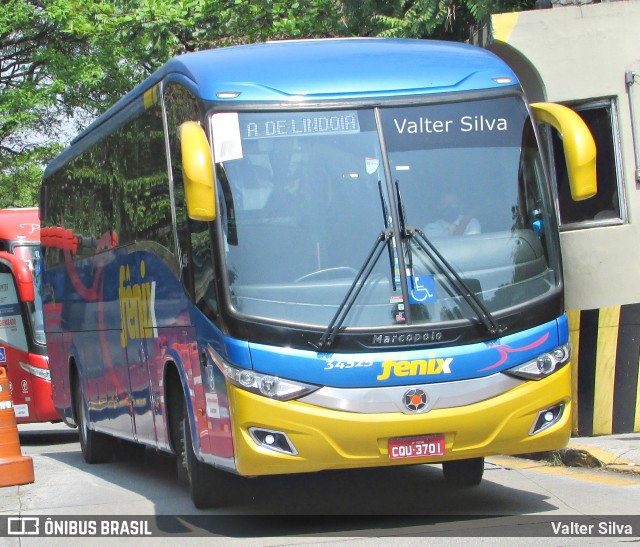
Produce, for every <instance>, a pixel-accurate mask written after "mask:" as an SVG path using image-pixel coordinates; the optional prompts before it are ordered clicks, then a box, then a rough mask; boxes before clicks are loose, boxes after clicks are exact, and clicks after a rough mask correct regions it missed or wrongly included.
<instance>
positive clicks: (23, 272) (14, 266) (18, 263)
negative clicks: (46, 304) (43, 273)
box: [0, 251, 36, 302]
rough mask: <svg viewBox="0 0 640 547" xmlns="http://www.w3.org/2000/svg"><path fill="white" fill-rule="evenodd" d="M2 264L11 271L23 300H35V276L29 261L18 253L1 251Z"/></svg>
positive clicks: (0, 260)
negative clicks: (21, 257)
mask: <svg viewBox="0 0 640 547" xmlns="http://www.w3.org/2000/svg"><path fill="white" fill-rule="evenodd" d="M0 264H3V265H5V266H7V267H8V268H9V270H10V271H11V274H12V275H13V279H14V280H15V282H16V290H17V291H18V297H19V298H20V300H21V301H22V302H34V301H35V299H36V294H35V291H34V288H33V277H32V276H31V270H30V269H29V266H27V263H26V262H25V261H24V260H22V259H20V258H18V257H17V256H16V255H13V254H11V253H7V252H5V251H0Z"/></svg>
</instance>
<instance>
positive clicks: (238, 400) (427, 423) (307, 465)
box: [227, 364, 571, 476]
mask: <svg viewBox="0 0 640 547" xmlns="http://www.w3.org/2000/svg"><path fill="white" fill-rule="evenodd" d="M409 387H411V386H407V389H408V388H409ZM227 388H228V390H229V400H230V411H231V416H232V420H231V422H232V424H233V425H232V427H233V442H234V457H235V465H236V470H237V472H238V473H239V474H241V475H245V476H257V475H273V474H283V473H306V472H315V471H322V470H330V469H347V468H364V467H381V466H394V465H403V464H416V463H437V462H441V461H445V460H455V459H465V458H477V457H485V456H490V455H495V454H518V453H530V452H542V451H547V450H556V449H559V448H562V447H564V446H566V444H567V442H568V441H569V437H570V432H571V366H570V364H567V365H566V366H564V367H563V368H562V369H560V370H559V371H558V372H556V373H554V374H552V375H551V376H549V377H547V378H545V379H543V380H539V381H524V382H522V383H521V384H519V385H518V386H517V387H515V388H513V389H510V390H508V391H506V392H504V393H501V394H499V395H496V396H493V397H490V398H488V399H486V400H482V401H479V402H476V403H473V404H469V405H464V406H457V407H453V408H437V409H433V410H430V411H429V412H426V413H422V414H403V413H400V412H398V413H356V412H345V411H340V410H332V409H327V408H322V407H319V406H314V405H310V404H307V403H302V402H300V401H288V402H280V401H274V400H271V399H268V398H266V397H262V396H259V395H255V394H252V393H249V392H247V391H244V390H241V389H239V388H237V387H235V386H233V385H229V384H228V385H227ZM560 403H564V411H563V412H562V415H561V416H560V417H559V419H558V420H557V422H555V423H553V425H551V426H549V427H547V428H545V429H544V430H543V431H540V432H539V433H537V434H535V435H530V431H531V429H532V426H533V424H534V423H535V422H536V419H537V418H538V416H539V413H540V411H542V410H544V409H547V408H550V407H552V406H554V405H558V404H560ZM251 427H259V428H264V429H267V430H273V431H278V432H282V433H285V434H286V436H287V437H288V438H289V439H290V441H291V442H292V443H293V445H294V446H295V450H296V451H297V454H296V455H289V454H283V453H280V452H277V451H273V450H269V449H268V448H265V447H264V446H260V445H259V444H258V443H256V441H254V439H253V438H252V437H251V435H250V433H249V428H251ZM436 433H439V434H443V435H444V437H445V455H444V457H438V458H437V459H431V458H429V457H422V458H411V459H405V460H391V459H390V458H389V454H388V442H389V439H390V438H396V437H411V436H417V435H429V434H436Z"/></svg>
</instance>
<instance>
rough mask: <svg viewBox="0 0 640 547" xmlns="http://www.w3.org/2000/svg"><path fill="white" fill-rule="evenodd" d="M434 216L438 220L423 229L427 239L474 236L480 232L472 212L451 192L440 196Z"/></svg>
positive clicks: (478, 223)
mask: <svg viewBox="0 0 640 547" xmlns="http://www.w3.org/2000/svg"><path fill="white" fill-rule="evenodd" d="M436 214H437V215H438V216H439V217H440V218H438V220H435V221H433V222H430V223H429V224H427V225H426V226H425V227H424V232H425V234H427V236H429V237H443V236H458V235H474V234H479V233H480V232H481V226H480V222H479V221H478V219H477V218H475V217H474V215H473V211H472V210H471V209H469V208H467V207H466V206H465V204H464V202H463V200H462V199H461V198H460V196H459V195H458V194H457V193H456V192H454V191H452V190H447V191H446V192H444V194H442V196H441V198H440V201H439V204H438V209H437V211H436Z"/></svg>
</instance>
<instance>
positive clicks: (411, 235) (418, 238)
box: [405, 227, 507, 335]
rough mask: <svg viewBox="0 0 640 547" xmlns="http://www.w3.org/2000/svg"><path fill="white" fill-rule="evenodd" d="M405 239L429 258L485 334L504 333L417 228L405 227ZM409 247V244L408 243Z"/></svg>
mask: <svg viewBox="0 0 640 547" xmlns="http://www.w3.org/2000/svg"><path fill="white" fill-rule="evenodd" d="M405 233H406V237H407V238H408V239H409V240H412V241H415V242H416V244H417V245H418V246H419V247H420V248H421V249H422V250H423V251H424V253H425V254H426V255H427V256H428V257H429V259H430V260H431V262H433V264H435V266H436V267H437V268H438V269H439V270H440V271H441V272H442V274H443V275H444V276H445V277H446V278H447V280H448V281H449V283H451V285H452V286H453V287H454V288H455V289H456V291H457V292H458V294H460V295H461V296H462V297H463V298H464V299H465V300H466V301H467V303H468V304H469V305H470V306H471V308H472V309H473V311H474V312H475V314H476V315H477V317H478V319H479V320H480V322H481V323H482V324H483V325H484V327H485V328H486V329H487V332H488V333H489V334H491V335H498V334H502V333H503V332H505V331H506V330H507V329H506V327H501V326H500V325H498V323H497V322H496V320H495V319H494V318H493V316H492V315H491V312H490V311H489V310H488V309H487V307H486V306H485V305H484V303H483V302H482V300H481V299H480V298H479V297H478V295H477V294H476V293H475V292H473V291H472V290H471V289H470V288H469V286H468V285H467V284H466V283H465V282H464V280H463V279H462V278H461V277H460V276H459V275H458V272H456V270H455V268H454V267H453V266H452V265H451V264H450V263H449V261H448V260H447V259H446V258H445V257H444V256H442V254H441V253H440V252H439V251H438V249H437V248H436V247H435V245H434V244H433V243H432V242H431V241H430V240H429V238H428V237H427V236H426V235H425V234H424V233H423V232H422V231H421V230H418V229H417V228H411V227H407V228H406V229H405ZM409 245H411V242H409Z"/></svg>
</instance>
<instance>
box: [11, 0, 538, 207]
mask: <svg viewBox="0 0 640 547" xmlns="http://www.w3.org/2000/svg"><path fill="white" fill-rule="evenodd" d="M531 6H532V0H307V1H302V0H298V1H283V0H252V1H251V2H247V1H246V0H172V1H171V2H167V1H166V0H0V206H7V205H34V204H36V202H37V191H38V187H39V183H40V178H41V174H42V170H43V165H44V164H46V162H47V161H48V160H49V159H51V158H52V157H53V156H54V155H55V154H56V153H57V152H58V151H59V150H60V149H61V148H62V147H63V146H64V145H66V144H67V142H68V140H69V137H70V135H72V134H73V133H75V132H76V130H77V129H79V127H80V126H82V125H86V123H87V121H89V120H90V119H91V118H93V117H94V116H96V115H97V114H98V113H99V112H101V111H103V110H105V109H106V108H107V107H108V106H109V105H111V104H112V103H113V102H115V101H116V100H117V99H118V98H119V97H121V96H122V95H123V94H124V93H125V92H126V91H128V90H129V89H131V88H132V87H133V86H134V85H135V84H136V83H138V82H139V81H141V80H142V79H143V78H144V77H145V76H146V75H148V74H149V73H151V72H152V71H154V70H155V69H157V68H158V67H159V66H161V65H162V64H163V63H164V62H165V61H166V60H167V59H169V58H170V57H172V56H174V55H177V54H181V53H185V52H189V51H195V50H200V49H206V48H211V47H220V46H227V45H234V44H241V43H251V42H258V41H264V40H280V39H288V38H310V37H334V36H393V37H411V38H429V37H436V38H445V39H453V40H460V39H464V38H466V33H467V30H468V27H469V25H470V24H471V23H473V22H474V21H477V20H479V19H481V18H482V17H484V16H485V15H487V14H489V13H490V12H496V11H512V10H518V9H526V8H530V7H531Z"/></svg>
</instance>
